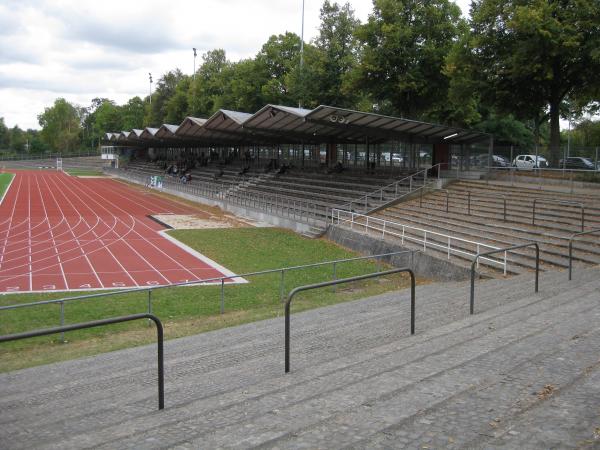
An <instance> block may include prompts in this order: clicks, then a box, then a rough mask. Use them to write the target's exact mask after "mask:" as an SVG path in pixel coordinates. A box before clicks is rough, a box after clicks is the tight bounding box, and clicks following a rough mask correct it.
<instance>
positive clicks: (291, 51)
mask: <svg viewBox="0 0 600 450" xmlns="http://www.w3.org/2000/svg"><path fill="white" fill-rule="evenodd" d="M256 63H257V64H258V69H259V70H260V71H264V72H265V73H266V76H267V80H266V83H265V84H264V85H263V86H262V89H261V92H262V96H263V101H264V103H273V104H277V105H288V106H294V105H296V106H297V105H298V101H299V100H300V98H299V97H297V96H296V97H292V96H291V95H290V87H291V84H292V81H293V79H292V78H290V74H291V73H292V72H293V71H294V70H297V68H298V67H299V65H300V36H298V35H297V34H294V33H290V32H287V33H285V34H280V35H278V36H275V35H273V36H271V37H270V38H269V40H268V41H267V42H266V43H265V44H264V45H263V46H262V48H261V50H260V52H259V53H258V55H256ZM296 79H297V78H296ZM297 92H300V89H298V90H297Z"/></svg>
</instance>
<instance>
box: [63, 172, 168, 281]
mask: <svg viewBox="0 0 600 450" xmlns="http://www.w3.org/2000/svg"><path fill="white" fill-rule="evenodd" d="M53 178H54V179H53V180H52V181H53V183H54V186H55V187H56V188H58V187H59V186H58V183H57V181H56V179H55V178H56V177H53ZM63 186H66V183H63ZM60 192H61V193H62V194H63V197H64V198H65V199H66V200H67V201H68V202H69V203H70V204H71V206H72V207H73V210H74V211H77V212H78V214H79V215H80V217H83V216H82V214H81V213H80V212H79V210H78V209H77V208H75V206H74V205H73V203H72V202H71V200H70V199H69V198H68V197H67V196H66V195H65V191H64V190H60ZM79 200H80V201H81V203H82V204H83V205H85V206H86V207H87V208H88V209H89V211H91V213H92V214H93V215H95V216H96V217H97V218H99V219H100V220H101V221H103V222H104V219H101V218H100V216H99V215H98V214H96V213H95V212H94V210H93V209H92V208H90V207H88V205H87V204H86V203H85V202H83V201H82V200H81V198H79ZM112 219H113V221H114V225H113V227H112V228H111V229H110V231H111V232H113V230H114V229H115V228H116V225H117V223H118V221H117V218H116V217H115V216H113V217H112ZM104 223H105V225H107V226H108V224H107V223H106V222H104ZM124 225H125V226H127V224H124ZM131 232H132V228H131V227H130V229H129V230H128V232H126V233H124V235H122V236H120V239H117V240H116V241H114V242H118V241H119V240H121V241H122V242H124V243H125V244H127V241H126V240H125V237H126V236H128V235H129V234H130V233H131ZM93 234H94V235H95V234H96V232H93ZM115 234H116V232H115ZM98 240H99V242H100V244H101V245H102V247H101V249H106V251H107V252H108V253H109V254H110V256H111V257H112V258H113V259H114V260H115V262H116V263H117V265H118V266H119V267H120V268H121V270H122V271H123V272H124V273H125V274H126V275H127V277H129V279H130V280H131V282H133V284H135V285H136V286H139V283H138V282H137V281H136V280H135V279H134V278H133V277H132V276H131V275H130V274H129V271H127V269H125V267H124V266H123V264H121V261H119V259H118V258H117V257H116V256H115V254H114V253H113V252H112V250H111V249H110V248H109V247H108V245H105V244H104V242H103V241H102V239H101V238H99V239H98ZM114 242H113V243H114ZM109 245H110V244H109ZM127 245H129V244H127ZM99 250H100V249H99ZM89 263H90V267H91V269H92V270H93V271H94V274H96V276H98V272H97V271H96V269H95V268H94V266H93V264H92V263H91V261H90V262H89ZM167 281H168V280H167ZM101 285H102V286H104V284H103V283H101Z"/></svg>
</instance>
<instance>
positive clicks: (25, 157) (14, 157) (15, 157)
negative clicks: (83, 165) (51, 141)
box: [0, 150, 100, 161]
mask: <svg viewBox="0 0 600 450" xmlns="http://www.w3.org/2000/svg"><path fill="white" fill-rule="evenodd" d="M87 156H100V151H99V150H98V151H93V152H91V151H87V152H75V153H40V154H30V153H27V154H4V153H1V152H0V161H36V160H41V159H52V160H56V158H82V157H87Z"/></svg>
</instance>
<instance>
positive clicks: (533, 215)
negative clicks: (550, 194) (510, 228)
mask: <svg viewBox="0 0 600 450" xmlns="http://www.w3.org/2000/svg"><path fill="white" fill-rule="evenodd" d="M536 203H548V204H556V205H570V206H578V207H579V208H580V209H581V231H583V230H584V226H585V207H584V205H583V203H581V202H571V201H568V200H548V199H544V198H534V199H533V211H532V215H531V224H532V225H535V205H536Z"/></svg>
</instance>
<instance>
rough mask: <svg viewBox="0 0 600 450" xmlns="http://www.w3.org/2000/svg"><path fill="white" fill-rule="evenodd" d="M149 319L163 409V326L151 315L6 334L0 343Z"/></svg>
mask: <svg viewBox="0 0 600 450" xmlns="http://www.w3.org/2000/svg"><path fill="white" fill-rule="evenodd" d="M139 319H150V320H152V321H153V322H154V323H155V324H156V344H157V354H158V409H164V408H165V370H164V356H163V348H164V346H163V326H162V323H161V321H160V319H159V318H158V317H156V316H155V315H152V314H131V315H128V316H120V317H112V318H110V319H102V320H94V321H91V322H82V323H75V324H72V325H65V326H61V327H55V328H45V329H41V330H35V331H27V332H25V333H16V334H7V335H4V336H0V343H1V342H9V341H17V340H20V339H28V338H32V337H37V336H47V335H49V334H57V333H64V332H66V331H75V330H82V329H84V328H94V327H101V326H104V325H111V324H114V323H121V322H130V321H132V320H139Z"/></svg>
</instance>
